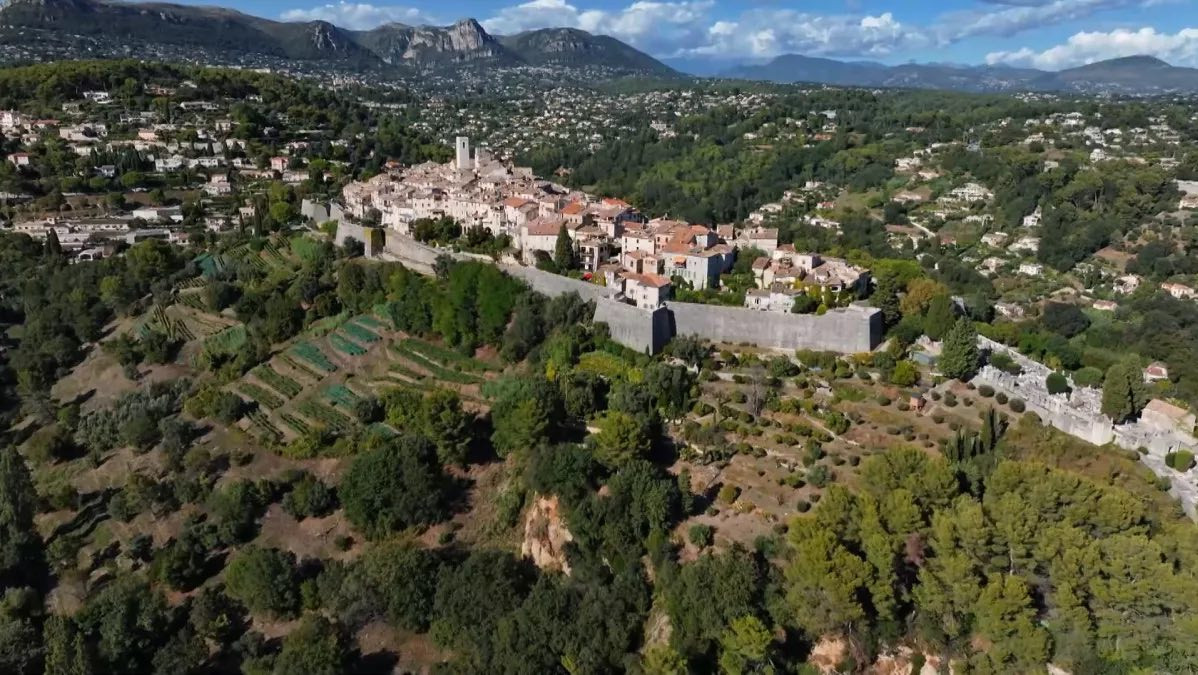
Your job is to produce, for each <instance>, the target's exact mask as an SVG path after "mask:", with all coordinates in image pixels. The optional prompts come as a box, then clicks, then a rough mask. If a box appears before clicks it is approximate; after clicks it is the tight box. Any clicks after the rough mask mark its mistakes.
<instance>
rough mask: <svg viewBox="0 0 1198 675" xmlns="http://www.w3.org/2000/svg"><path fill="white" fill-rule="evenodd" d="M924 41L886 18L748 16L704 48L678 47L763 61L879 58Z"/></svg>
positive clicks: (711, 35)
mask: <svg viewBox="0 0 1198 675" xmlns="http://www.w3.org/2000/svg"><path fill="white" fill-rule="evenodd" d="M924 40H925V38H924V36H923V35H922V34H921V33H920V32H919V31H918V30H917V29H915V28H914V27H911V26H906V25H904V24H903V23H901V22H899V21H898V20H896V19H895V18H894V15H893V14H891V13H890V12H886V13H883V14H879V15H877V16H872V15H864V16H861V15H852V14H838V15H826V14H809V13H805V12H797V11H792V10H754V11H749V12H745V13H743V14H741V16H740V18H739V19H738V20H737V21H722V22H719V23H717V24H715V25H713V26H712V27H711V28H710V29H709V30H708V31H707V40H706V41H705V42H704V44H701V45H696V46H693V47H686V46H684V47H682V48H680V49H679V50H678V51H679V52H680V53H681V54H687V55H706V56H728V55H731V56H744V57H754V58H767V57H771V56H777V55H778V54H785V53H801V54H808V55H821V56H885V55H887V54H891V53H894V52H896V51H898V50H900V49H902V48H907V47H915V46H918V45H921V44H923V43H924Z"/></svg>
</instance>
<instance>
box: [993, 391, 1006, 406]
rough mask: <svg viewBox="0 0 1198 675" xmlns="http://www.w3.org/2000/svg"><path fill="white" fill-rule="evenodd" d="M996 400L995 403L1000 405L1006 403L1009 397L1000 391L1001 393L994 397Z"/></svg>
mask: <svg viewBox="0 0 1198 675" xmlns="http://www.w3.org/2000/svg"><path fill="white" fill-rule="evenodd" d="M994 400H995V401H998V402H999V403H1000V404H1003V403H1006V402H1007V395H1006V394H1004V393H1002V392H1001V391H1000V392H998V393H997V394H995V395H994Z"/></svg>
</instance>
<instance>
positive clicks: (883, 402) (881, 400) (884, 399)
mask: <svg viewBox="0 0 1198 675" xmlns="http://www.w3.org/2000/svg"><path fill="white" fill-rule="evenodd" d="M878 405H880V406H883V407H885V406H888V405H890V398H889V397H887V396H879V397H878Z"/></svg>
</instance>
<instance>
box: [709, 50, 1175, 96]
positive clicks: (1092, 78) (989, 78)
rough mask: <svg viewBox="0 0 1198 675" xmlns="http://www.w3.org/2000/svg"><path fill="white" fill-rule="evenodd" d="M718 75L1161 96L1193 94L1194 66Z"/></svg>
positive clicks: (758, 68)
mask: <svg viewBox="0 0 1198 675" xmlns="http://www.w3.org/2000/svg"><path fill="white" fill-rule="evenodd" d="M721 76H722V77H725V78H733V79H745V80H757V81H767V82H778V83H799V82H811V83H815V84H830V85H840V86H862V87H909V88H917V89H953V90H961V91H974V92H1001V91H1065V92H1076V93H1112V94H1160V93H1170V92H1186V93H1195V92H1198V69H1195V68H1185V67H1180V66H1173V65H1170V64H1169V63H1166V62H1165V61H1163V60H1161V59H1159V58H1156V57H1154V56H1148V55H1136V56H1125V57H1118V58H1114V59H1107V60H1104V61H1096V62H1094V63H1090V64H1086V65H1083V66H1078V67H1075V68H1066V69H1063V70H1059V71H1047V70H1039V69H1036V68H1021V67H1018V66H1010V65H1005V64H996V65H976V66H961V65H957V64H951V65H947V64H931V63H922V64H921V63H909V64H901V65H896V66H887V65H884V64H878V63H871V62H851V61H839V60H836V59H828V58H821V57H812V56H804V55H802V54H782V55H780V56H777V57H775V58H774V59H772V60H770V61H769V62H767V63H763V64H758V65H746V66H738V67H735V68H731V69H728V70H725V71H724V72H723V73H721Z"/></svg>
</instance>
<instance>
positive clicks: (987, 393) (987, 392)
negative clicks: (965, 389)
mask: <svg viewBox="0 0 1198 675" xmlns="http://www.w3.org/2000/svg"><path fill="white" fill-rule="evenodd" d="M978 394H979V395H981V397H982V398H990V397H992V396H994V387H991V386H990V385H988V384H983V385H982V386H980V387H978Z"/></svg>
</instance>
